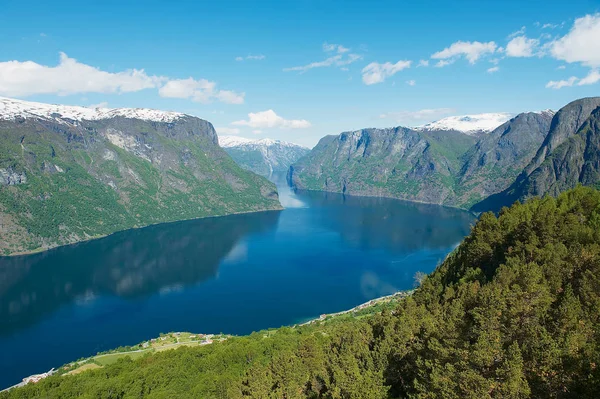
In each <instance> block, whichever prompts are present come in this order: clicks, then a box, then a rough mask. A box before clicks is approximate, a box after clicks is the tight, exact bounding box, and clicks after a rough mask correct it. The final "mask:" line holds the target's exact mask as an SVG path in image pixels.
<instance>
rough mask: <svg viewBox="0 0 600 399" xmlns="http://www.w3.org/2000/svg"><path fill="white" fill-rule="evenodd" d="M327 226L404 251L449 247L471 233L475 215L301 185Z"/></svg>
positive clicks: (365, 243) (372, 245)
mask: <svg viewBox="0 0 600 399" xmlns="http://www.w3.org/2000/svg"><path fill="white" fill-rule="evenodd" d="M297 195H298V197H299V198H300V199H301V200H302V201H303V202H304V203H306V204H307V205H308V206H309V207H311V208H325V209H324V211H323V212H318V213H314V214H315V215H316V217H317V218H318V220H317V222H318V223H319V224H320V225H322V226H323V227H325V228H327V229H330V230H333V231H336V232H339V234H340V235H341V236H342V238H343V239H344V241H346V242H347V243H352V244H353V245H355V246H357V247H359V248H361V249H369V250H373V249H374V250H377V249H383V250H387V251H391V252H400V253H405V252H408V251H414V250H419V249H423V248H430V249H441V248H448V247H451V246H452V245H455V244H457V243H458V241H459V240H460V239H462V238H463V237H465V236H466V235H468V234H469V230H470V226H471V224H473V223H474V220H475V218H474V216H473V215H472V214H471V213H469V212H466V211H462V210H460V209H454V208H448V207H442V206H438V205H430V204H420V203H415V202H408V201H401V200H396V199H390V198H380V197H355V196H348V195H343V194H337V193H328V192H322V191H298V192H297Z"/></svg>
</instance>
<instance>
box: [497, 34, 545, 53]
mask: <svg viewBox="0 0 600 399" xmlns="http://www.w3.org/2000/svg"><path fill="white" fill-rule="evenodd" d="M539 44H540V41H539V40H537V39H528V38H527V37H526V36H517V37H515V38H513V39H512V40H511V41H510V42H508V44H507V45H506V49H505V53H506V55H507V56H508V57H533V56H534V55H536V54H535V50H536V49H537V48H538V46H539Z"/></svg>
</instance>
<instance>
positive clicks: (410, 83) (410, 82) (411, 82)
mask: <svg viewBox="0 0 600 399" xmlns="http://www.w3.org/2000/svg"><path fill="white" fill-rule="evenodd" d="M406 84H407V85H409V86H414V85H416V84H417V82H416V81H415V80H412V79H411V80H407V81H406Z"/></svg>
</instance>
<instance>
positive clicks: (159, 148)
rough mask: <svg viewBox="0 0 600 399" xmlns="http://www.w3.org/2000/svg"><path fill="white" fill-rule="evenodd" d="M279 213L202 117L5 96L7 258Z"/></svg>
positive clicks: (0, 120) (1, 190)
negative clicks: (140, 230) (159, 226)
mask: <svg viewBox="0 0 600 399" xmlns="http://www.w3.org/2000/svg"><path fill="white" fill-rule="evenodd" d="M268 209H281V205H280V204H279V201H278V195H277V190H276V188H275V186H274V185H273V184H272V183H270V182H268V181H267V180H266V179H264V178H262V177H259V176H256V175H254V174H252V173H249V172H247V171H244V170H242V169H241V168H240V167H238V165H237V164H236V163H235V162H234V161H233V160H232V159H231V157H230V156H229V155H227V154H226V153H225V152H224V151H223V150H222V149H221V148H220V147H219V145H218V142H217V135H216V133H215V130H214V128H213V126H212V125H211V124H210V123H209V122H207V121H205V120H202V119H199V118H196V117H193V116H189V115H184V114H180V113H175V112H163V111H156V110H149V109H107V108H96V109H89V108H85V107H70V106H60V105H49V104H41V103H32V102H26V101H20V100H13V99H8V98H0V232H1V236H2V240H0V253H4V254H6V255H8V254H14V253H20V252H29V251H36V250H41V249H47V248H51V247H55V246H58V245H63V244H69V243H73V242H77V241H81V240H86V239H90V238H94V237H99V236H103V235H107V234H110V233H113V232H115V231H118V230H124V229H128V228H133V227H142V226H147V225H150V224H155V223H162V222H170V221H176V220H182V219H193V218H199V217H206V216H217V215H225V214H230V213H239V212H253V211H260V210H268Z"/></svg>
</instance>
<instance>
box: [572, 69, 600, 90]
mask: <svg viewBox="0 0 600 399" xmlns="http://www.w3.org/2000/svg"><path fill="white" fill-rule="evenodd" d="M598 82H600V71H599V70H597V69H593V70H591V71H590V73H588V75H587V76H586V77H585V78H581V79H580V80H579V83H577V85H578V86H584V85H593V84H594V83H598Z"/></svg>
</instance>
